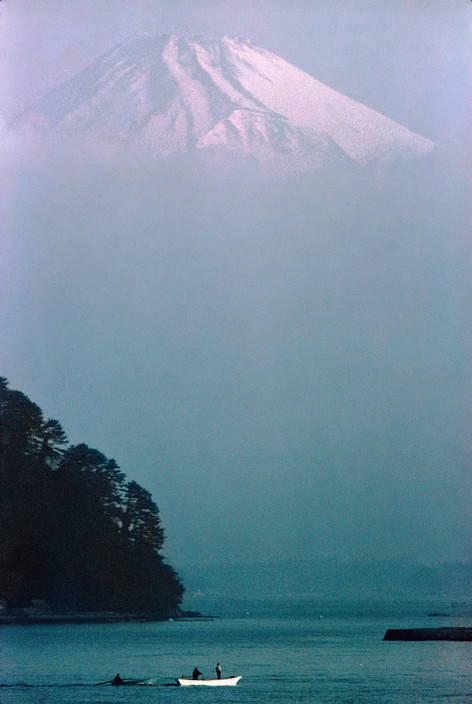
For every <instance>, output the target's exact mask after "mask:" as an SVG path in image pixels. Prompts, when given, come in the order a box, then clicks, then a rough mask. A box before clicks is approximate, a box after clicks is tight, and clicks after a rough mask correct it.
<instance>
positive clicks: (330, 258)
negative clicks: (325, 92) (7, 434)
mask: <svg viewBox="0 0 472 704" xmlns="http://www.w3.org/2000/svg"><path fill="white" fill-rule="evenodd" d="M124 157H126V158H124ZM15 174H16V178H17V182H16V186H15V188H14V189H13V188H12V189H11V193H12V202H11V205H12V210H13V211H14V212H15V218H14V219H13V218H12V219H11V220H10V222H9V226H8V233H7V238H6V240H5V243H4V257H5V258H6V263H7V267H6V271H7V275H6V277H5V280H4V281H3V283H2V295H3V297H4V299H5V300H8V301H9V305H8V307H6V308H3V309H2V312H1V320H0V324H1V325H2V329H3V330H4V332H5V337H4V341H3V345H2V347H3V349H2V358H3V363H4V364H3V366H4V370H3V371H4V373H5V374H6V375H7V376H9V377H10V382H11V386H12V387H13V388H19V389H21V390H22V391H24V392H25V393H27V394H28V395H29V396H30V397H31V398H32V399H33V400H35V401H36V402H37V403H39V405H40V406H41V407H42V408H43V410H44V412H45V415H46V416H52V417H56V418H58V419H59V420H60V421H61V422H62V424H63V426H64V428H65V430H66V432H67V433H68V435H69V439H70V441H71V442H81V441H83V442H86V443H87V444H89V445H91V446H93V447H97V448H99V449H100V450H101V451H103V452H104V453H106V454H107V455H108V456H111V457H114V458H115V459H116V460H117V462H118V463H119V464H120V466H121V467H122V469H123V470H124V471H125V472H126V474H127V475H128V477H130V478H133V479H136V480H137V481H139V482H140V483H142V484H143V485H144V486H145V487H146V488H148V489H149V490H150V491H152V493H153V496H154V498H155V500H156V501H157V503H158V505H159V507H160V511H161V516H162V519H163V523H164V525H165V526H166V528H167V543H166V552H167V554H168V555H169V558H170V559H171V560H173V562H174V563H176V566H177V568H178V567H179V562H180V563H181V564H185V563H186V562H189V561H192V560H194V559H195V557H197V556H198V557H199V559H200V558H201V559H202V560H207V561H211V560H212V559H214V560H221V559H225V556H233V555H236V554H237V555H238V557H239V558H240V559H243V560H250V559H252V557H253V556H254V555H255V554H259V555H263V556H264V557H273V558H274V559H276V558H279V557H281V556H286V555H289V556H290V557H292V558H297V557H302V556H305V555H307V554H331V555H336V556H339V557H341V558H342V557H349V556H352V555H359V554H361V555H365V556H368V557H369V558H371V557H372V558H385V557H392V558H393V557H398V556H405V555H406V556H408V557H411V559H420V560H429V561H433V562H435V561H440V560H443V559H444V560H447V559H465V558H468V557H470V556H471V545H470V531H469V527H468V519H469V516H470V508H471V507H470V498H469V497H470V491H468V489H469V488H470V486H469V485H470V478H469V476H468V461H469V454H470V445H469V427H468V422H467V420H466V418H467V411H468V400H467V383H468V380H469V369H468V355H467V353H466V350H467V333H466V324H467V320H468V305H469V299H468V295H469V282H468V256H469V252H468V243H467V241H466V237H465V233H466V230H467V227H466V207H465V202H466V201H465V193H464V195H462V194H463V192H464V191H463V189H464V186H463V184H461V182H460V172H457V170H456V169H455V168H453V167H452V166H449V164H448V160H447V159H446V157H444V155H440V154H439V155H434V156H430V157H428V158H426V159H424V160H422V161H420V162H416V163H414V162H412V163H406V164H405V163H404V162H403V163H397V164H394V163H393V164H391V165H390V166H389V167H385V166H382V167H380V166H372V167H370V168H367V169H360V168H359V167H355V166H352V168H348V169H345V168H344V169H343V170H342V171H341V170H336V169H331V170H330V169H325V170H322V171H319V172H317V173H315V174H314V175H310V176H303V177H295V178H290V179H289V178H285V179H284V178H274V179H267V178H266V177H264V178H263V177H262V176H261V175H260V174H258V173H257V172H255V171H254V170H253V168H252V167H251V165H250V164H247V165H246V166H244V167H242V166H239V165H237V164H235V163H231V162H224V161H222V160H221V159H220V161H219V163H218V168H215V165H214V164H213V163H211V159H208V158H199V157H182V158H180V159H179V160H177V161H173V162H171V161H169V162H165V163H160V164H159V163H156V162H152V161H151V160H146V159H143V158H140V160H138V161H137V160H136V159H133V157H132V155H126V153H125V152H124V153H123V155H121V157H120V159H119V160H114V159H113V158H111V157H110V159H109V160H108V161H105V160H93V159H92V160H90V155H88V154H87V155H85V156H84V154H82V155H81V154H80V152H79V153H77V152H76V151H75V150H73V149H72V147H71V148H70V149H69V150H67V151H64V152H62V151H61V150H60V149H57V150H56V153H55V155H54V156H53V155H52V153H51V152H49V153H48V155H47V159H45V160H44V161H43V162H42V165H40V166H28V167H26V166H20V167H18V165H17V166H16V167H15ZM9 369H11V370H12V371H13V373H11V374H10V373H9Z"/></svg>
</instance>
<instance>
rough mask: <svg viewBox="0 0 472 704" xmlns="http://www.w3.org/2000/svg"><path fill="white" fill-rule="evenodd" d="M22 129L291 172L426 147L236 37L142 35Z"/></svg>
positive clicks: (28, 116) (52, 99) (48, 102)
mask: <svg viewBox="0 0 472 704" xmlns="http://www.w3.org/2000/svg"><path fill="white" fill-rule="evenodd" d="M21 128H22V129H29V130H33V131H35V132H39V133H42V134H45V135H54V136H59V135H63V136H65V135H68V136H78V137H80V138H81V139H84V138H94V139H96V138H99V139H102V140H103V139H105V140H106V141H107V142H108V143H110V142H111V143H113V142H125V143H131V144H132V145H133V146H135V147H139V148H144V149H146V150H147V151H148V152H151V153H152V154H155V155H158V156H167V155H169V154H171V153H173V152H184V151H187V150H195V149H196V150H209V149H229V150H231V151H233V152H237V153H239V154H243V155H250V156H252V157H255V158H256V159H258V160H259V161H271V160H274V159H278V160H279V161H280V160H282V161H284V160H285V161H286V162H287V163H293V164H297V165H298V166H299V167H308V168H310V167H316V166H319V165H320V164H323V163H326V162H331V161H339V160H346V159H347V160H355V161H357V162H360V163H365V162H369V161H376V160H379V159H385V158H391V157H394V156H396V155H398V154H401V153H407V154H420V153H423V152H427V151H430V150H431V149H432V148H433V147H434V145H433V143H432V142H430V141H429V140H427V139H424V138H423V137H420V136H419V135H417V134H414V133H412V132H410V131H409V130H407V129H406V128H405V127H402V126H401V125H399V124H398V123H396V122H394V121H393V120H390V119H389V118H387V117H384V116H383V115H381V114H380V113H378V112H375V111H374V110H371V109H370V108H368V107H366V106H365V105H362V104H361V103H358V102H356V101H355V100H352V99H350V98H347V97H346V96H344V95H342V94H340V93H338V92H337V91H335V90H332V89H331V88H328V87H327V86H325V85H324V84H322V83H320V82H319V81H317V80H315V79H314V78H312V77H311V76H309V75H308V74H307V73H305V72H304V71H302V70H300V69H298V68H296V67H295V66H293V65H291V64H289V63H287V62H286V61H284V60H283V59H281V58H280V57H278V56H276V55H274V54H272V53H270V52H268V51H265V50H263V49H260V48H258V47H256V46H254V45H253V44H252V43H251V42H249V41H246V40H243V39H235V38H230V37H223V38H221V39H213V38H202V37H196V38H190V39H182V38H179V37H177V36H159V37H141V38H135V39H130V40H128V41H126V42H124V43H122V44H120V45H119V46H117V47H115V48H114V49H112V50H111V51H109V52H108V53H107V54H105V55H104V56H103V57H101V58H99V59H98V60H97V61H96V62H95V63H94V64H92V65H91V66H89V67H88V68H86V69H85V70H83V71H82V72H80V73H79V74H77V75H76V76H75V77H74V78H72V79H71V80H70V81H68V82H67V83H65V84H64V85H62V86H59V87H58V88H56V89H55V90H54V91H52V92H51V93H49V94H48V95H47V96H45V97H44V98H43V99H42V100H40V101H39V102H38V103H36V104H35V105H34V106H33V107H32V108H31V109H30V110H28V111H27V112H26V113H25V114H24V115H23V117H22V121H21Z"/></svg>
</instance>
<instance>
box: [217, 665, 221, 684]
mask: <svg viewBox="0 0 472 704" xmlns="http://www.w3.org/2000/svg"><path fill="white" fill-rule="evenodd" d="M216 676H217V677H218V679H219V680H221V665H220V663H219V662H217V663H216Z"/></svg>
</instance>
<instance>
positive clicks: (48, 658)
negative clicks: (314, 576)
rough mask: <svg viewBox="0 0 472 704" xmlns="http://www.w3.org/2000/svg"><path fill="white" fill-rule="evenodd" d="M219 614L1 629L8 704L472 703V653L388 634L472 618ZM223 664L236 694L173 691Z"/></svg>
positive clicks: (384, 610) (416, 609)
mask: <svg viewBox="0 0 472 704" xmlns="http://www.w3.org/2000/svg"><path fill="white" fill-rule="evenodd" d="M207 605H208V604H207ZM192 606H193V605H192ZM212 607H213V609H212V611H213V613H217V612H218V613H219V614H220V617H219V618H215V619H214V620H209V621H173V622H165V623H143V624H140V623H120V624H104V625H97V624H94V625H91V624H90V625H87V624H84V625H75V624H74V625H34V626H2V627H0V638H1V651H0V685H1V686H0V703H1V704H79V703H80V704H112V703H113V704H118V703H123V704H130V703H131V702H133V704H136V703H137V702H139V703H142V704H147V703H148V702H152V703H153V704H154V703H155V702H159V703H160V704H170V703H171V704H200V702H205V704H208V703H211V704H214V703H215V702H217V703H218V704H231V703H232V702H237V703H238V704H246V703H247V704H249V703H257V704H269V703H270V704H274V703H278V704H292V703H294V702H297V703H306V704H308V703H313V704H317V703H319V702H320V703H321V702H323V703H327V702H333V703H336V704H354V703H357V704H363V703H372V704H373V703H382V704H405V703H408V702H412V703H413V702H414V703H416V704H422V703H423V702H424V703H427V704H433V703H437V702H442V703H443V704H472V643H449V642H422V643H406V642H386V641H383V640H382V639H383V636H384V634H385V631H386V630H387V628H409V627H432V626H452V625H455V626H465V625H471V619H470V618H467V619H463V618H460V617H458V616H457V617H429V616H428V615H427V613H428V610H429V608H433V609H434V608H435V605H432V604H431V605H429V604H418V603H416V604H407V603H406V602H405V603H402V604H397V605H393V604H390V605H388V606H386V605H385V604H384V605H379V604H372V603H359V602H352V603H350V604H346V603H344V604H336V603H332V602H328V601H325V602H321V601H317V600H314V599H305V600H298V601H295V600H291V601H279V602H272V603H269V604H268V603H267V602H262V601H261V602H251V603H246V604H243V603H242V602H241V603H237V602H233V603H229V602H225V604H222V603H218V602H215V603H214V604H213V605H212ZM218 607H219V608H218ZM217 609H218V611H217ZM217 662H220V663H221V665H222V667H223V674H224V675H227V676H229V675H233V674H234V675H242V679H241V681H240V683H239V685H238V686H237V687H230V688H216V689H210V688H182V687H176V686H174V683H175V678H176V677H179V676H181V675H182V674H186V675H188V674H190V673H191V671H192V669H193V668H194V666H198V668H199V669H200V670H201V671H202V672H203V674H204V675H205V676H206V677H210V676H214V668H215V665H216V663H217ZM117 672H120V674H121V676H122V677H150V676H154V675H158V676H159V684H158V685H157V686H156V687H136V686H134V687H133V686H131V687H119V688H117V687H112V686H111V685H109V684H104V685H97V683H98V682H101V681H104V680H109V679H111V678H112V677H114V675H115V674H116V673H117Z"/></svg>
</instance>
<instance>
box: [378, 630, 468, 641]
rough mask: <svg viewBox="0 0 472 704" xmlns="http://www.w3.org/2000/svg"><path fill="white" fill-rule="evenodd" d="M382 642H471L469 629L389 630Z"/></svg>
mask: <svg viewBox="0 0 472 704" xmlns="http://www.w3.org/2000/svg"><path fill="white" fill-rule="evenodd" d="M384 640H406V641H422V640H453V641H472V627H471V628H454V627H450V628H448V627H446V628H389V629H388V631H387V632H386V634H385V636H384Z"/></svg>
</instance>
